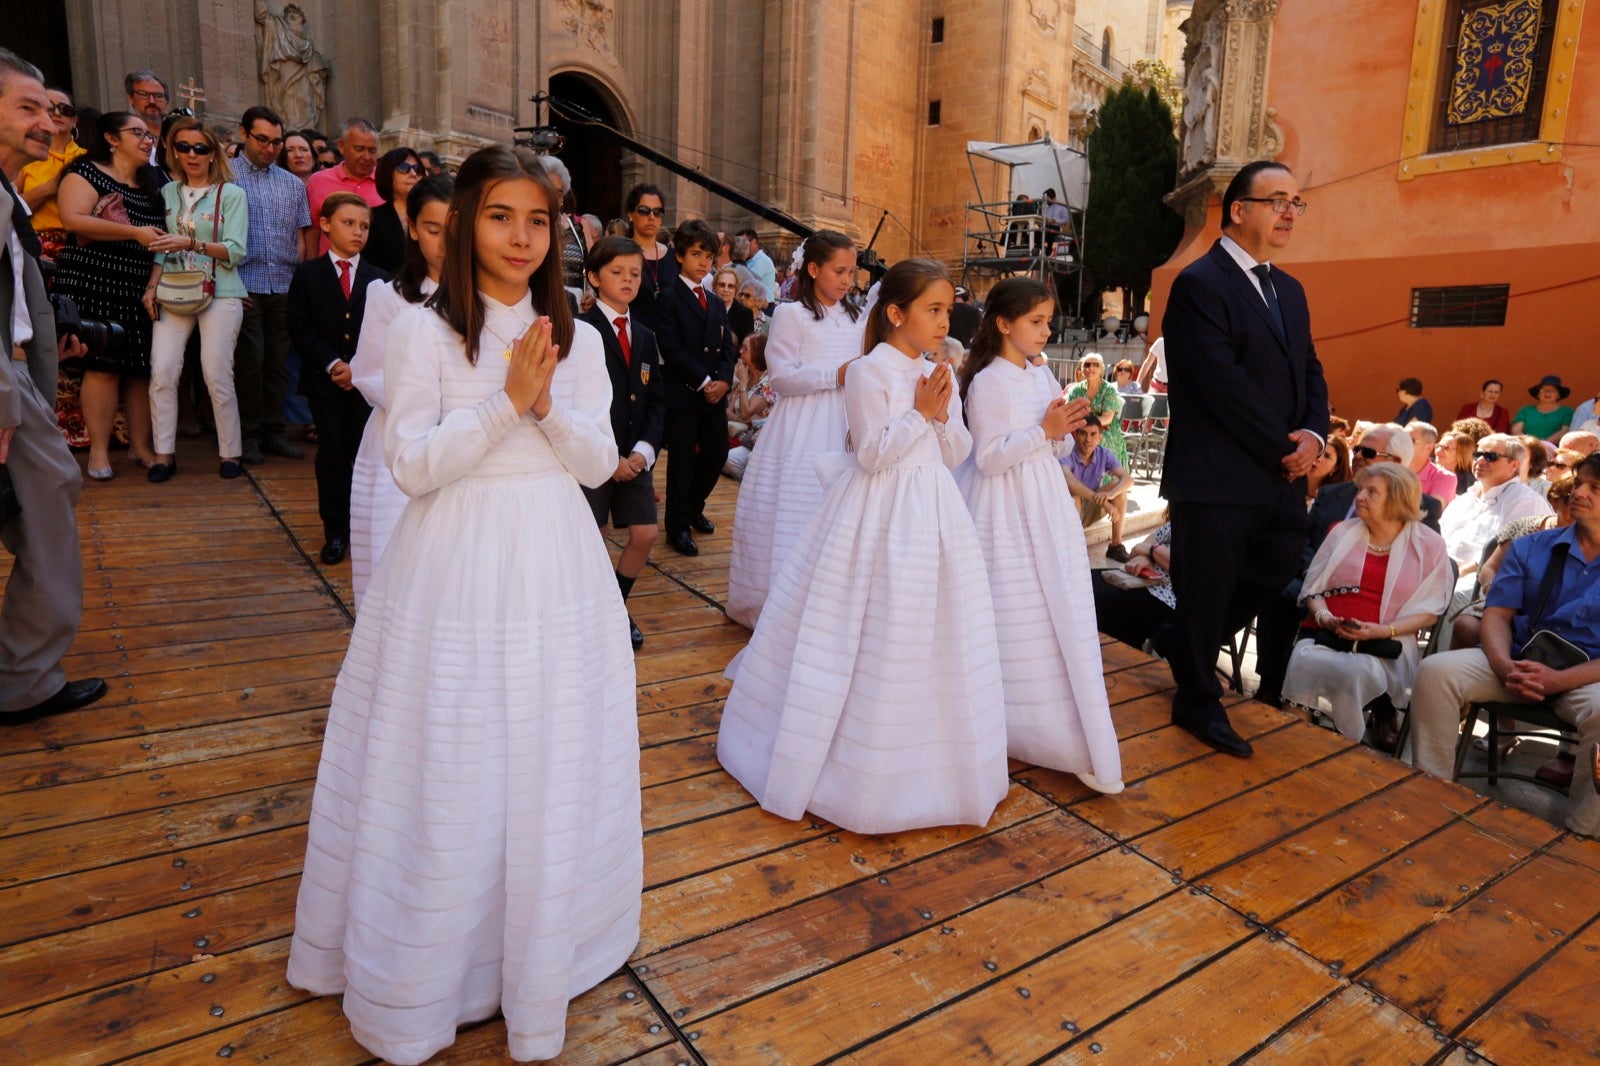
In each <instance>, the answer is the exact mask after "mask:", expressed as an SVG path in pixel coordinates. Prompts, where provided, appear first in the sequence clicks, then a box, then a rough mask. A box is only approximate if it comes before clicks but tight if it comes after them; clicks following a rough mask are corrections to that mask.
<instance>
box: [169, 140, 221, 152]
mask: <svg viewBox="0 0 1600 1066" xmlns="http://www.w3.org/2000/svg"><path fill="white" fill-rule="evenodd" d="M172 150H173V151H174V152H176V153H177V154H178V155H210V154H211V153H212V152H214V151H216V149H214V148H212V147H211V146H210V145H209V144H206V143H204V142H201V143H198V144H194V143H189V142H183V143H179V144H175V145H173V146H172Z"/></svg>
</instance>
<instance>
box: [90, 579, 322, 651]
mask: <svg viewBox="0 0 1600 1066" xmlns="http://www.w3.org/2000/svg"><path fill="white" fill-rule="evenodd" d="M294 598H295V599H298V600H300V601H301V605H302V608H305V607H306V606H307V605H306V604H305V598H304V597H302V596H299V595H296V596H295V597H294ZM334 629H346V630H348V629H349V621H348V620H347V619H346V618H345V616H344V612H343V611H341V610H339V608H337V607H335V606H333V605H332V604H326V605H317V604H311V605H310V606H309V609H302V610H297V611H279V612H276V613H268V614H261V613H234V614H231V615H229V616H228V617H226V618H205V619H199V620H194V621H188V620H186V621H183V622H173V623H169V624H166V625H153V624H146V625H135V624H130V623H124V622H123V621H122V620H121V619H119V620H118V624H117V625H116V626H115V627H114V628H107V629H101V630H98V631H90V632H87V633H84V632H79V634H78V639H77V640H76V641H75V642H74V643H73V645H72V651H73V654H75V655H95V654H111V653H114V652H120V651H127V652H137V653H139V656H138V658H137V659H136V660H135V661H138V662H140V663H143V662H145V661H147V660H146V659H145V657H144V655H143V653H144V652H145V651H147V650H148V649H150V648H161V647H170V646H174V645H185V644H197V643H204V642H208V641H216V640H254V639H258V638H261V637H269V636H278V635H280V634H284V633H306V632H313V631H319V632H328V631H331V630H334Z"/></svg>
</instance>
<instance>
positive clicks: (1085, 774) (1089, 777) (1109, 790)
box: [1072, 770, 1123, 796]
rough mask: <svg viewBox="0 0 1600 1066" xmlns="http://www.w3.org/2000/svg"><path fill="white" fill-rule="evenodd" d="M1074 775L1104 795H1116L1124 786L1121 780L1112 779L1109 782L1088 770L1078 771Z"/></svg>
mask: <svg viewBox="0 0 1600 1066" xmlns="http://www.w3.org/2000/svg"><path fill="white" fill-rule="evenodd" d="M1072 776H1073V777H1076V778H1077V779H1078V780H1079V781H1082V782H1083V783H1084V784H1086V785H1088V786H1089V787H1090V788H1092V789H1094V790H1095V791H1096V792H1099V793H1101V794H1102V795H1106V796H1115V795H1116V794H1117V793H1118V792H1121V791H1122V787H1123V786H1122V782H1121V781H1112V782H1110V783H1109V784H1108V783H1106V782H1105V781H1102V780H1100V779H1099V778H1098V777H1096V776H1094V774H1091V773H1090V772H1089V771H1087V770H1083V771H1080V772H1076V773H1074V774H1073V775H1072Z"/></svg>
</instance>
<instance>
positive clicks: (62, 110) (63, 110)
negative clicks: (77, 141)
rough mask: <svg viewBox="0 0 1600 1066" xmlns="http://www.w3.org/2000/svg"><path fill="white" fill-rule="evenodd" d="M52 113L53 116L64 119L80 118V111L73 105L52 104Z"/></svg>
mask: <svg viewBox="0 0 1600 1066" xmlns="http://www.w3.org/2000/svg"><path fill="white" fill-rule="evenodd" d="M50 113H51V114H52V115H60V116H61V117H62V118H77V117H78V109H77V108H75V107H73V106H72V105H71V104H51V105H50Z"/></svg>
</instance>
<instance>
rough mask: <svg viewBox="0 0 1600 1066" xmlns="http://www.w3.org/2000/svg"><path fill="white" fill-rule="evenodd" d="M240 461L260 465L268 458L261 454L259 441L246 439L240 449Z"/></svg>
mask: <svg viewBox="0 0 1600 1066" xmlns="http://www.w3.org/2000/svg"><path fill="white" fill-rule="evenodd" d="M239 461H240V462H241V463H248V464H250V465H251V466H260V465H261V464H262V463H264V462H266V461H267V460H266V458H265V457H264V456H263V455H262V454H261V445H260V444H259V443H257V442H256V441H253V440H246V441H245V442H244V444H243V445H242V446H241V448H240V449H239Z"/></svg>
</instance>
